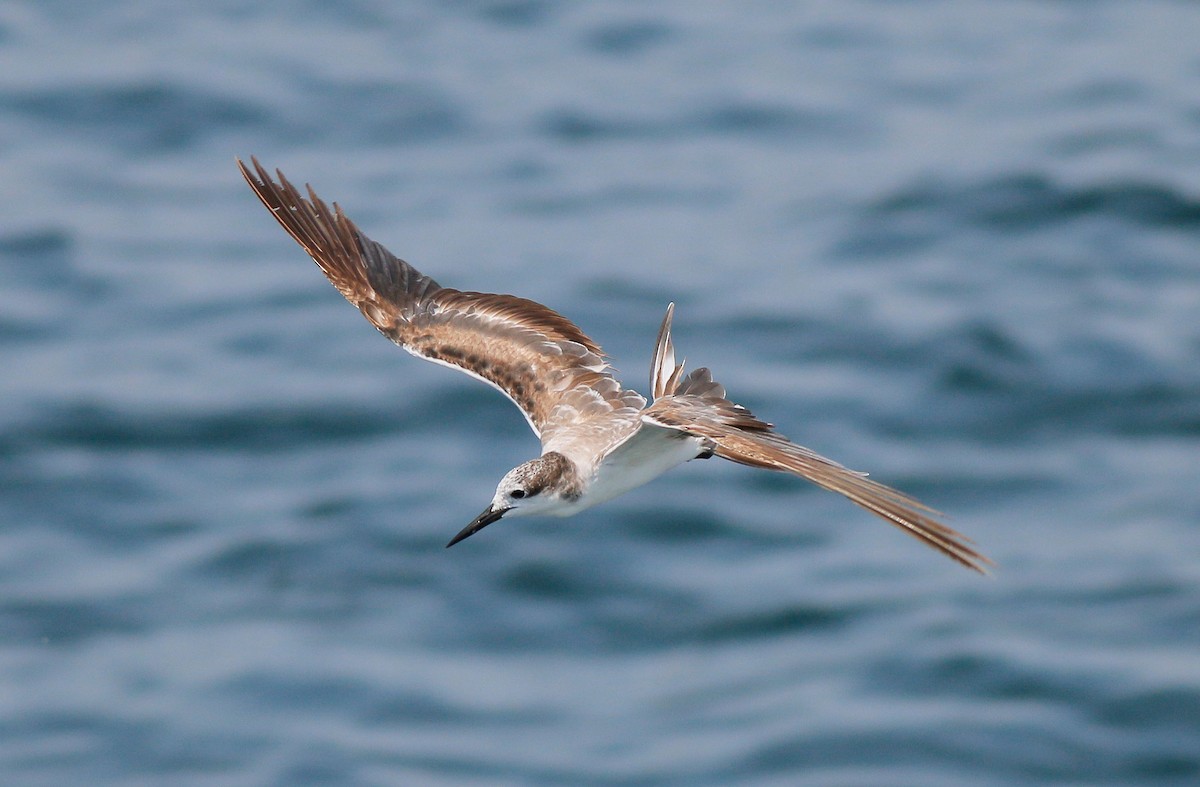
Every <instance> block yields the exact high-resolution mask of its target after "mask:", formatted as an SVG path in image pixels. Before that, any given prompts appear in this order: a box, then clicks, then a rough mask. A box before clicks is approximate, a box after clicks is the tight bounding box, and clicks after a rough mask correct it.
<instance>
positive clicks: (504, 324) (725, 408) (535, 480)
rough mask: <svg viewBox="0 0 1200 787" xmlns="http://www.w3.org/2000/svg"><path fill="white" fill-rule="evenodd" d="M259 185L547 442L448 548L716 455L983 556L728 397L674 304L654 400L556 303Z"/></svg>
mask: <svg viewBox="0 0 1200 787" xmlns="http://www.w3.org/2000/svg"><path fill="white" fill-rule="evenodd" d="M238 165H239V166H240V167H241V170H242V174H243V176H245V178H246V181H247V182H248V183H249V184H250V187H251V188H252V189H254V192H255V193H256V194H257V195H258V197H259V199H261V200H262V202H263V204H264V205H266V206H267V208H268V209H270V211H271V212H272V214H273V215H274V216H275V218H276V219H278V221H279V223H280V224H281V225H282V226H283V228H284V229H285V230H287V232H288V233H289V234H290V235H291V236H292V237H293V238H295V239H296V241H297V242H298V243H300V245H301V246H303V247H304V249H305V250H306V251H307V252H308V253H309V255H310V256H311V257H312V258H313V259H314V260H315V261H316V262H317V264H318V265H319V266H320V268H321V270H322V271H324V273H325V275H326V276H327V277H328V278H329V280H330V281H331V282H332V283H333V285H334V286H335V287H337V289H338V290H339V291H340V292H341V293H342V295H344V296H345V297H346V299H347V300H349V301H350V302H351V303H352V304H354V305H355V306H357V307H358V309H359V311H361V312H362V314H363V316H365V317H366V318H367V320H368V321H370V322H371V323H372V324H373V325H374V326H375V327H376V328H377V329H378V330H379V331H380V332H381V333H383V334H384V335H385V336H387V337H388V338H389V339H391V340H392V341H393V342H395V343H396V344H398V345H400V346H401V347H403V348H404V349H405V350H407V351H408V352H410V353H412V354H413V355H415V356H417V357H419V358H423V359H425V360H430V361H434V362H436V363H439V364H443V365H446V366H450V367H452V368H455V369H458V370H460V371H464V372H467V373H468V374H470V375H471V376H473V377H476V378H478V379H480V380H483V381H484V382H486V383H488V384H489V385H492V386H493V387H495V388H497V389H499V390H500V391H501V392H503V393H504V394H505V395H506V396H508V397H509V399H511V400H512V401H513V402H514V403H516V405H517V406H518V407H519V408H520V409H521V412H522V413H523V414H524V415H525V418H526V420H527V421H528V422H529V425H530V427H531V428H532V429H533V431H534V433H535V434H537V435H538V437H539V438H540V439H541V441H542V453H541V455H540V456H539V457H537V458H535V459H532V460H530V461H528V462H525V463H524V464H521V465H518V466H517V467H515V468H513V469H512V470H510V471H509V472H508V473H507V474H505V476H504V477H503V478H502V479H501V480H500V483H499V485H498V486H497V488H496V493H495V495H494V496H493V498H492V502H491V503H490V504H489V505H488V507H487V508H486V509H485V510H484V511H483V513H481V514H480V515H479V516H478V517H476V519H475V520H474V521H473V522H471V523H470V524H469V525H467V527H465V528H463V529H462V530H461V531H460V532H459V533H458V535H456V536H455V537H454V538H453V539H452V540H451V541H450V543H449V544H447V546H453V545H454V544H456V543H458V542H459V541H461V540H462V539H464V538H466V537H467V536H470V535H472V534H473V533H475V532H478V531H479V530H480V529H482V528H484V527H486V526H487V525H489V524H491V523H492V522H495V521H497V520H498V519H500V518H501V517H502V516H505V515H509V516H518V515H528V514H538V515H548V516H570V515H572V514H576V513H578V512H580V511H583V510H584V509H587V508H590V507H591V506H594V505H596V504H598V503H601V502H604V501H605V500H610V499H612V498H614V497H616V496H618V495H621V494H624V493H625V492H627V491H629V490H631V489H634V488H636V487H638V486H641V485H642V484H645V483H647V482H648V481H651V480H653V479H655V478H657V477H658V476H660V475H662V474H663V473H665V472H666V471H668V470H670V469H671V468H672V467H675V466H676V465H679V464H682V463H684V462H687V461H689V460H691V459H696V458H707V457H710V456H719V457H722V458H725V459H729V460H732V461H734V462H738V463H740V464H745V465H750V466H752V467H761V468H766V469H771V470H780V471H784V472H789V473H792V474H794V475H798V476H801V477H803V478H806V479H808V480H809V481H812V482H813V483H816V484H817V485H819V486H822V487H824V488H826V489H830V490H832V491H835V492H838V493H840V494H842V495H845V496H846V497H847V498H849V499H850V500H851V501H853V502H854V503H856V504H858V505H859V506H862V507H863V508H865V509H867V510H868V511H871V512H872V513H874V514H877V515H878V516H881V517H883V518H884V519H887V520H888V521H890V522H891V523H892V524H894V525H897V526H898V527H900V528H901V529H903V530H905V531H906V532H908V533H910V534H911V535H914V536H916V537H917V538H919V539H920V540H922V541H923V542H925V543H926V544H927V545H929V546H931V547H933V548H935V549H937V550H939V551H941V552H942V553H944V554H946V555H948V556H949V557H951V558H953V559H954V560H956V561H958V562H959V563H961V564H963V565H965V566H967V567H968V568H971V569H974V570H976V571H980V572H982V571H983V570H984V566H985V565H986V564H988V563H990V561H989V560H988V559H987V558H986V557H984V556H983V555H981V554H980V553H978V552H977V551H975V549H974V548H973V547H971V546H970V544H969V541H968V540H967V539H965V538H964V537H963V536H961V535H960V534H959V533H957V532H956V531H954V530H952V529H951V528H949V527H947V526H946V525H944V524H942V523H941V522H939V521H937V520H936V519H935V518H934V517H935V516H936V512H934V511H933V510H932V509H930V508H928V507H927V506H925V505H923V504H921V503H919V502H917V501H916V500H914V499H912V498H910V497H908V496H907V495H904V494H903V493H901V492H898V491H896V490H895V489H892V488H890V487H887V486H884V485H883V484H879V483H877V482H875V481H872V480H870V479H868V478H867V477H866V475H865V474H864V473H858V472H855V471H852V470H848V469H847V468H845V467H843V466H841V465H839V464H837V463H836V462H833V461H831V460H829V459H826V458H824V457H822V456H820V455H819V454H816V453H814V452H813V451H810V450H809V449H807V448H804V447H802V446H799V445H796V444H795V443H792V442H790V441H789V440H788V439H787V438H785V437H783V436H782V435H779V434H778V433H776V432H775V431H773V428H772V426H771V425H770V424H768V423H765V422H763V421H760V420H758V419H757V418H755V417H754V416H753V415H752V414H751V413H750V412H749V411H748V410H746V409H745V408H744V407H742V406H740V405H737V404H734V403H733V402H731V401H730V400H729V399H727V398H726V397H725V388H724V387H723V386H721V385H720V384H718V383H716V382H714V381H713V379H712V377H711V375H710V374H709V372H708V370H707V369H703V368H701V369H696V370H695V371H693V372H691V373H690V374H686V375H685V374H684V373H683V365H682V364H676V363H675V353H674V347H673V343H672V341H671V319H672V316H673V311H674V307H673V305H672V306H669V307H668V309H667V314H666V317H665V318H664V319H663V323H662V328H661V329H660V331H659V335H658V341H657V343H656V346H655V353H654V362H653V364H652V367H651V373H650V385H651V394H652V397H653V398H652V400H651V401H650V402H649V403H647V400H646V399H645V397H643V396H642V395H641V394H639V393H637V392H636V391H633V390H630V389H627V388H624V387H622V386H621V384H620V383H619V382H617V380H616V379H615V378H614V377H613V376H612V373H611V369H610V367H609V365H608V363H607V362H606V360H605V358H604V354H603V352H602V351H601V350H600V348H599V346H598V345H596V344H595V342H593V341H592V340H591V339H590V338H588V336H587V335H585V334H584V333H583V331H581V330H580V329H579V328H578V327H577V326H575V325H574V324H573V323H572V322H570V321H569V320H567V319H566V318H565V317H563V316H562V315H560V314H558V313H557V312H555V311H553V310H551V309H549V308H547V307H545V306H543V305H541V304H540V303H536V302H534V301H530V300H526V299H524V298H519V297H516V296H512V295H497V294H491V293H478V292H464V291H460V290H455V289H451V288H446V287H442V286H441V285H439V284H438V283H437V282H435V281H434V280H433V279H431V278H429V277H428V276H425V275H423V274H422V273H420V272H419V271H417V270H416V269H415V268H413V267H412V266H411V265H409V264H408V263H406V262H404V261H403V260H401V259H399V258H397V257H395V256H393V255H392V254H391V253H390V252H388V250H387V249H385V248H384V247H383V246H381V245H379V244H378V243H376V242H374V241H372V240H371V239H370V238H368V237H367V236H365V235H363V234H362V233H361V232H360V231H359V230H358V228H357V227H356V226H355V225H354V223H353V222H352V221H350V219H348V218H347V217H346V216H345V215H344V214H343V213H342V211H341V209H340V208H339V207H338V206H337V204H336V203H335V204H334V206H333V209H332V210H331V209H330V208H329V207H328V206H327V205H326V204H325V203H324V202H322V201H321V200H320V198H318V197H317V195H316V194H315V193H314V192H313V190H312V188H311V187H309V189H308V196H307V198H306V197H304V196H302V195H301V194H300V192H299V191H298V190H297V189H296V188H295V187H294V186H292V184H291V183H289V182H288V181H287V179H286V178H285V177H284V176H283V173H282V172H279V171H278V170H276V175H277V176H278V178H279V182H278V183H276V182H275V181H274V180H273V179H272V177H271V175H270V174H269V173H268V172H267V171H266V170H265V169H264V168H263V167H262V165H260V164H259V163H258V161H257V160H253V165H254V171H253V172H252V171H251V170H250V169H248V168H247V167H246V166H245V165H244V164H242V162H240V161H239V162H238Z"/></svg>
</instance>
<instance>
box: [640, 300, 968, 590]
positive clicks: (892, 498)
mask: <svg viewBox="0 0 1200 787" xmlns="http://www.w3.org/2000/svg"><path fill="white" fill-rule="evenodd" d="M672 313H673V308H671V307H669V308H668V309H667V315H666V317H665V318H664V319H663V325H662V329H661V330H660V331H659V334H658V346H657V348H656V350H655V354H654V359H655V360H654V365H653V366H652V367H651V384H652V386H653V388H654V403H653V404H651V405H650V407H648V408H646V410H645V411H643V413H642V418H643V420H645V421H647V422H648V423H650V424H653V425H655V426H659V427H663V428H668V429H676V430H679V431H682V432H687V433H688V434H693V435H698V436H701V437H704V438H706V439H708V440H709V441H710V442H711V444H712V446H713V449H712V450H713V453H714V454H716V455H717V456H720V457H723V458H725V459H729V460H731V461H734V462H737V463H739V464H743V465H749V466H751V467H761V468H765V469H767V470H781V471H783V472H787V473H792V474H793V475H798V476H800V477H801V478H806V479H808V480H809V481H812V482H813V483H814V484H816V485H818V486H820V487H823V488H825V489H828V490H830V491H833V492H837V493H839V494H841V495H844V496H846V497H847V498H849V499H850V500H851V501H852V502H854V503H856V504H857V505H859V506H862V507H863V508H865V509H867V510H868V511H870V512H871V513H873V514H876V515H878V516H880V517H883V518H884V519H886V520H887V521H889V522H891V523H892V524H893V525H896V526H897V527H899V528H901V529H902V530H904V531H905V532H907V533H909V534H910V535H913V536H915V537H916V538H918V539H920V540H921V541H923V542H924V543H925V544H927V545H929V546H931V547H933V548H934V549H936V550H938V551H939V552H941V553H943V554H945V555H947V556H948V557H950V558H952V559H953V560H956V561H958V562H959V563H961V564H962V565H964V566H966V567H967V568H970V569H972V570H974V571H978V572H980V573H981V574H983V573H987V572H986V569H985V567H986V566H988V565H991V564H992V561H991V560H989V559H988V558H987V557H985V556H984V555H982V554H980V553H979V552H977V551H976V550H975V549H974V548H973V547H972V546H971V545H970V539H968V538H966V537H965V536H963V535H962V534H961V533H959V532H958V531H956V530H953V529H952V528H950V527H947V526H946V525H944V524H942V523H941V522H939V521H937V520H936V519H935V518H934V517H935V516H937V515H938V513H937V512H936V511H934V510H933V509H931V508H929V507H928V506H926V505H924V504H922V503H920V502H918V501H916V500H914V499H913V498H911V497H909V496H908V495H905V494H904V493H903V492H899V491H897V490H895V489H892V488H891V487H889V486H885V485H883V484H880V483H878V482H876V481H872V480H871V479H869V478H867V476H866V474H865V473H859V472H856V471H854V470H850V469H847V468H846V467H843V466H842V465H840V464H838V463H837V462H834V461H833V460H830V459H826V458H825V457H823V456H821V455H820V454H818V453H816V452H815V451H810V450H809V449H807V448H805V447H803V446H800V445H796V444H795V443H793V442H791V441H790V440H788V439H787V438H786V437H784V436H783V435H780V434H777V433H776V432H774V431H773V430H772V426H771V424H768V423H766V422H764V421H760V420H758V419H757V418H755V417H754V415H753V414H751V412H750V411H749V410H747V409H746V408H744V407H742V406H741V405H738V404H734V403H733V402H731V401H729V400H728V399H726V398H725V388H724V386H722V385H721V384H720V383H717V382H715V381H714V380H713V379H712V375H711V374H709V371H708V370H707V369H697V370H695V371H694V372H692V373H691V374H689V375H687V376H686V377H685V376H683V365H682V364H679V365H676V364H675V353H674V348H673V346H672V342H671V317H672Z"/></svg>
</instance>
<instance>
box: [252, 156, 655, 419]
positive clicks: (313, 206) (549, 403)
mask: <svg viewBox="0 0 1200 787" xmlns="http://www.w3.org/2000/svg"><path fill="white" fill-rule="evenodd" d="M251 163H252V164H253V168H254V169H253V171H251V170H250V169H249V168H248V167H247V166H246V165H245V164H244V163H242V162H241V161H240V160H239V161H238V167H240V168H241V171H242V175H243V176H244V177H245V178H246V182H247V183H249V184H250V188H252V189H253V190H254V193H255V194H257V195H258V198H259V199H260V200H262V203H263V204H264V205H265V206H266V207H267V209H268V210H270V211H271V214H272V215H274V216H275V218H276V220H278V221H279V223H280V224H281V225H282V226H283V228H284V229H285V230H287V232H288V234H289V235H291V236H292V237H293V238H295V240H296V242H297V243H299V244H300V245H301V246H303V247H304V250H305V251H307V252H308V254H309V256H311V257H312V258H313V260H315V261H316V263H317V265H318V266H320V268H321V270H322V271H323V272H324V273H325V275H326V276H327V277H328V278H329V281H330V282H332V283H333V286H335V287H337V289H338V291H339V292H341V293H342V295H344V296H346V300H348V301H350V303H352V304H354V305H355V306H357V307H358V309H359V311H361V312H362V314H363V316H364V317H366V318H367V320H368V321H369V322H370V323H371V324H372V325H374V326H375V327H376V328H377V329H379V332H380V333H382V334H383V335H384V336H386V337H388V338H389V339H391V340H392V341H393V342H395V343H396V344H398V345H400V346H401V347H403V348H404V349H405V350H407V351H408V352H410V353H412V354H413V355H416V356H418V357H421V358H425V359H426V360H430V361H434V362H437V363H441V364H443V365H448V366H452V367H455V368H458V369H461V370H462V371H464V372H467V373H468V374H470V375H472V376H473V377H477V378H479V379H481V380H483V381H485V382H487V383H490V384H491V385H493V386H495V387H496V388H498V389H500V391H502V392H503V393H504V394H505V395H506V396H508V398H509V399H511V400H512V401H513V402H514V403H516V405H517V407H519V408H520V409H521V412H522V413H524V415H525V418H526V420H528V421H529V425H530V426H531V427H532V428H533V430H534V432H536V433H537V434H538V435H539V436H540V437H541V438H542V440H543V443H545V442H546V440H547V439H548V437H549V436H550V435H551V434H552V433H553V432H554V430H555V428H556V425H557V424H558V423H559V422H560V421H561V420H562V419H563V418H565V417H567V415H569V414H570V413H571V412H574V411H577V410H578V409H579V408H581V407H587V408H591V409H593V410H595V409H604V408H607V409H609V410H616V409H620V408H627V407H632V408H634V409H640V408H641V407H642V406H643V405H644V404H645V400H644V399H642V397H641V396H640V395H639V394H637V393H635V392H633V391H629V390H625V389H623V388H622V387H621V386H620V384H619V383H617V381H616V380H615V379H614V378H613V376H612V374H611V372H610V371H609V369H610V367H609V365H608V363H607V361H606V360H605V357H604V353H603V351H601V349H600V347H599V346H597V345H596V343H595V342H593V341H592V340H591V339H589V338H588V337H587V336H586V335H585V334H584V333H583V331H581V330H580V329H579V328H578V327H577V326H576V325H575V324H574V323H572V322H571V321H570V320H568V319H567V318H565V317H563V316H562V315H560V314H559V313H558V312H555V311H554V310H552V309H549V308H547V307H545V306H543V305H541V304H540V303H536V302H534V301H530V300H526V299H525V298H518V297H516V296H513V295H496V294H491V293H481V292H463V291H460V290H455V289H450V288H449V287H442V286H440V285H439V284H438V283H437V282H435V281H434V280H433V279H431V278H429V277H428V276H425V275H423V274H422V273H421V272H420V271H418V270H416V269H415V268H413V267H412V266H411V265H409V264H408V263H406V262H404V260H401V259H399V258H398V257H396V256H395V255H393V254H392V253H391V252H389V251H388V250H387V249H385V248H384V247H383V246H381V245H380V244H378V243H376V242H375V241H373V240H371V239H370V238H368V237H367V236H366V235H364V234H362V233H361V232H360V231H359V230H358V227H356V226H355V225H354V222H353V221H351V220H350V219H349V218H347V217H346V215H345V214H344V213H342V209H341V208H340V207H339V206H338V204H337V203H336V202H335V203H334V204H333V208H332V209H330V207H329V206H327V205H326V204H325V203H324V202H323V201H322V200H321V199H320V198H319V197H318V196H317V195H316V193H315V192H314V191H313V189H312V187H311V186H309V187H307V190H308V196H307V198H306V197H304V196H303V195H301V194H300V192H299V190H297V189H296V187H295V186H293V185H292V184H291V183H289V182H288V180H287V178H286V177H284V175H283V173H282V172H280V171H279V170H276V171H275V174H276V176H277V177H278V178H279V181H278V182H275V180H273V179H272V177H271V175H270V173H269V172H268V171H267V170H266V169H265V168H264V167H263V166H262V165H261V164H260V163H259V162H258V160H257V159H254V158H252V159H251Z"/></svg>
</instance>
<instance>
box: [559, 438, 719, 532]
mask: <svg viewBox="0 0 1200 787" xmlns="http://www.w3.org/2000/svg"><path fill="white" fill-rule="evenodd" d="M704 447H705V446H704V440H703V439H702V438H699V437H693V436H692V435H688V434H684V433H683V432H678V431H676V430H674V429H662V428H659V427H655V426H651V425H643V426H642V428H641V429H639V430H638V432H637V433H636V434H635V435H634V436H633V437H631V438H629V439H628V440H626V441H625V442H624V443H622V444H621V445H620V446H619V447H618V448H617V449H616V450H614V451H613V452H612V453H611V454H609V455H608V456H607V457H605V458H604V461H603V462H602V463H601V464H600V467H599V468H598V469H597V471H596V475H595V477H594V478H593V479H592V482H591V484H590V485H589V486H588V488H587V490H586V491H585V492H584V494H583V496H582V497H581V498H580V499H579V502H578V508H576V509H575V511H582V510H583V509H585V508H590V507H592V506H594V505H596V504H597V503H603V502H604V501H605V500H611V499H612V498H614V497H616V496H617V495H623V494H625V493H626V492H628V491H629V490H630V489H635V488H637V487H639V486H641V485H642V484H644V483H646V482H648V481H653V480H654V479H655V478H658V477H659V476H660V475H662V474H663V473H665V472H667V471H668V470H670V469H671V468H672V467H675V466H676V465H681V464H683V463H684V462H686V461H688V460H689V459H695V458H696V457H697V456H699V455H700V454H701V452H703V450H704ZM572 513H574V512H572Z"/></svg>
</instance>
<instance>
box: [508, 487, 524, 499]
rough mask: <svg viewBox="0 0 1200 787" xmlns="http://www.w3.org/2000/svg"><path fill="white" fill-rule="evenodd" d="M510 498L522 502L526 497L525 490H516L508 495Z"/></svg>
mask: <svg viewBox="0 0 1200 787" xmlns="http://www.w3.org/2000/svg"><path fill="white" fill-rule="evenodd" d="M508 496H509V497H511V498H515V499H517V500H520V499H521V498H522V497H525V490H524V489H514V490H513V491H511V492H509V493H508Z"/></svg>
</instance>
